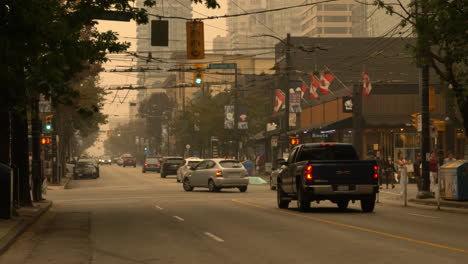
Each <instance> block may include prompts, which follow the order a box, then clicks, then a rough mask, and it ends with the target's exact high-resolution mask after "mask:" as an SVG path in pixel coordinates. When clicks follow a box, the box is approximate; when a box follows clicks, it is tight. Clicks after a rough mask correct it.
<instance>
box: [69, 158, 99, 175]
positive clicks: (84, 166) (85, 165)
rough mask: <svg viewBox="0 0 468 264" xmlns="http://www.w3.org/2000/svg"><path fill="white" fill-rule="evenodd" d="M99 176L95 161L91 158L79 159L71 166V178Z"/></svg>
mask: <svg viewBox="0 0 468 264" xmlns="http://www.w3.org/2000/svg"><path fill="white" fill-rule="evenodd" d="M98 177H99V171H98V168H97V167H96V163H95V161H94V160H92V159H80V160H78V162H77V163H76V165H75V167H74V168H73V179H78V178H94V179H97V178H98Z"/></svg>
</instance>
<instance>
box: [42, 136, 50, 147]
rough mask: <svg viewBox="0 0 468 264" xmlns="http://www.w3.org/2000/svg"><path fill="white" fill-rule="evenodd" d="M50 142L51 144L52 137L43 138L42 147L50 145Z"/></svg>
mask: <svg viewBox="0 0 468 264" xmlns="http://www.w3.org/2000/svg"><path fill="white" fill-rule="evenodd" d="M50 142H51V139H50V137H43V138H41V144H42V145H48V144H50Z"/></svg>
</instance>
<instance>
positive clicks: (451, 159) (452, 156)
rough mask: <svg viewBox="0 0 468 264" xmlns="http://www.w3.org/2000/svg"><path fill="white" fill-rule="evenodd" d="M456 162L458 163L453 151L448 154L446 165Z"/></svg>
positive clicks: (445, 160)
mask: <svg viewBox="0 0 468 264" xmlns="http://www.w3.org/2000/svg"><path fill="white" fill-rule="evenodd" d="M454 161H457V159H456V158H455V157H454V155H453V153H452V152H451V151H449V152H447V157H446V158H445V159H444V163H443V164H444V165H445V164H449V163H452V162H454Z"/></svg>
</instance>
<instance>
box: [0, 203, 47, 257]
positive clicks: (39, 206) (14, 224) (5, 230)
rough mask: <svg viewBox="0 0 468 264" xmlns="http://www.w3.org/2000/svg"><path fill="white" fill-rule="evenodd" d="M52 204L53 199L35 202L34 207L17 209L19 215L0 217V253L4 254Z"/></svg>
mask: <svg viewBox="0 0 468 264" xmlns="http://www.w3.org/2000/svg"><path fill="white" fill-rule="evenodd" d="M51 206H52V201H48V200H44V201H41V202H37V203H33V206H32V207H22V208H20V209H18V210H17V213H18V216H14V217H12V218H11V219H8V220H6V219H0V255H1V254H3V253H4V252H5V251H6V250H7V249H8V248H9V247H10V246H11V245H12V244H13V243H14V242H15V241H16V239H17V238H18V237H19V236H20V235H21V234H22V233H23V232H24V231H26V229H28V227H30V226H31V225H32V224H34V223H35V222H36V221H37V219H39V217H41V215H43V214H44V213H45V212H47V210H49V208H50V207H51Z"/></svg>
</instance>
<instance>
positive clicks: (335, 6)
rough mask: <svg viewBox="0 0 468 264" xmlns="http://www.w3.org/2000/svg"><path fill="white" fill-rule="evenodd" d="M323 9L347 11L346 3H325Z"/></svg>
mask: <svg viewBox="0 0 468 264" xmlns="http://www.w3.org/2000/svg"><path fill="white" fill-rule="evenodd" d="M324 10H325V11H347V10H348V5H343V4H341V5H340V4H326V5H325V6H324Z"/></svg>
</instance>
